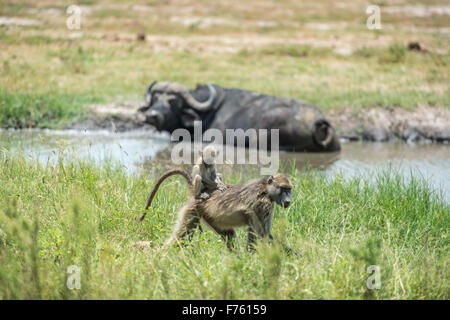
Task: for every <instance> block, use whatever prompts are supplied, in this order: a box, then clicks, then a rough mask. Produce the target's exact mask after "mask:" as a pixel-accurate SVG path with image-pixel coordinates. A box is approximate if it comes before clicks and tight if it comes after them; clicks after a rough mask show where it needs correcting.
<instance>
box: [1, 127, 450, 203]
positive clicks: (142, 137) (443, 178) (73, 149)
mask: <svg viewBox="0 0 450 320" xmlns="http://www.w3.org/2000/svg"><path fill="white" fill-rule="evenodd" d="M169 141H170V137H169V135H168V134H160V133H155V132H148V131H132V132H126V133H111V132H109V131H86V132H81V131H75V130H65V131H51V130H21V131H0V148H1V147H4V148H6V149H8V150H10V151H12V152H22V153H23V154H25V155H26V156H27V157H29V158H32V159H38V160H39V161H41V162H42V163H46V162H47V161H50V162H52V161H56V159H57V158H58V155H60V154H61V153H63V154H64V155H66V156H68V157H77V158H80V159H89V160H91V161H94V162H95V163H98V164H101V163H102V162H103V161H105V160H107V159H112V160H115V161H118V162H120V163H121V164H122V165H123V166H124V167H125V168H126V170H128V171H135V170H139V168H141V167H143V165H144V164H145V163H146V162H148V161H149V159H155V158H156V159H157V161H167V162H169V160H170V159H169V155H170V152H168V151H167V150H168V149H167V147H168V145H169ZM280 158H281V161H286V160H292V159H295V164H296V167H298V168H303V167H305V166H307V165H308V166H310V167H312V168H317V169H320V170H324V171H325V173H326V174H327V175H329V176H334V175H336V174H339V175H341V176H342V177H343V178H349V177H355V176H359V177H361V176H362V177H364V178H367V179H371V178H372V177H373V176H374V174H375V173H376V172H378V171H381V170H384V169H386V168H389V169H391V170H392V171H398V172H399V173H400V174H402V175H404V176H405V177H409V176H411V175H413V176H416V177H423V178H425V179H426V180H427V181H428V182H429V183H430V185H431V186H432V187H433V188H434V189H435V190H437V191H442V193H443V195H444V198H445V200H446V201H450V145H446V144H433V143H430V144H423V143H421V144H408V143H404V142H397V143H368V142H348V143H343V144H342V151H341V152H340V153H283V154H281V155H280Z"/></svg>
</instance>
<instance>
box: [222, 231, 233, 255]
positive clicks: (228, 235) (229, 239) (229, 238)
mask: <svg viewBox="0 0 450 320" xmlns="http://www.w3.org/2000/svg"><path fill="white" fill-rule="evenodd" d="M218 233H219V234H220V235H221V236H222V239H223V240H224V241H225V243H226V244H227V248H228V250H230V251H231V250H233V248H234V245H235V240H236V231H234V230H233V229H231V230H226V231H220V232H218Z"/></svg>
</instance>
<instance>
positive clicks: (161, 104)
mask: <svg viewBox="0 0 450 320" xmlns="http://www.w3.org/2000/svg"><path fill="white" fill-rule="evenodd" d="M207 88H208V90H209V97H208V99H207V100H206V101H204V102H200V101H198V100H197V99H196V98H195V97H194V96H193V95H192V94H191V93H190V92H189V91H188V90H187V89H186V87H184V86H183V85H181V84H178V83H173V82H160V83H158V84H156V81H153V82H152V83H151V84H150V85H149V86H148V88H147V91H146V94H145V100H146V105H145V106H143V107H141V108H139V110H138V111H140V112H142V113H144V115H145V121H146V122H147V123H149V124H151V125H153V126H155V127H156V128H157V129H158V130H159V131H169V132H172V131H174V130H175V129H177V128H180V127H184V128H192V127H193V125H194V121H196V120H201V118H200V116H199V112H205V111H208V110H209V109H210V108H211V106H212V104H213V102H214V99H215V97H216V95H217V93H216V90H215V89H214V87H213V86H212V85H207Z"/></svg>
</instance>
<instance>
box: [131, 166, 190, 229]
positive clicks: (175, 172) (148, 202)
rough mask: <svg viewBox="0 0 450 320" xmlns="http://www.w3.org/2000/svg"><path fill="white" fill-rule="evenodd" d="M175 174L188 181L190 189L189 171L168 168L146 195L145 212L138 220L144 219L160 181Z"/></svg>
mask: <svg viewBox="0 0 450 320" xmlns="http://www.w3.org/2000/svg"><path fill="white" fill-rule="evenodd" d="M177 174H178V175H180V176H182V177H183V178H185V179H186V182H187V183H188V185H189V188H191V190H192V177H191V175H190V174H189V173H187V172H186V171H184V170H182V169H172V170H169V171H167V172H165V173H164V174H163V175H162V176H161V177H160V178H159V179H158V181H157V182H156V184H155V186H154V187H153V190H152V192H151V193H150V196H149V197H148V200H147V204H146V205H145V212H144V213H143V214H142V216H141V217H140V218H139V220H138V222H141V221H142V220H144V218H145V216H146V215H147V209H148V208H149V207H150V205H151V204H152V201H153V198H154V197H155V195H156V192H157V191H158V189H159V186H160V185H161V183H163V181H164V180H166V179H167V178H168V177H170V176H174V175H177Z"/></svg>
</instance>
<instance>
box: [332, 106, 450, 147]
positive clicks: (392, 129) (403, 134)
mask: <svg viewBox="0 0 450 320" xmlns="http://www.w3.org/2000/svg"><path fill="white" fill-rule="evenodd" d="M328 118H329V119H330V121H331V122H332V123H333V125H334V126H335V127H336V129H337V131H338V133H339V136H340V137H341V138H343V139H345V140H366V141H380V142H381V141H395V140H404V141H407V142H413V141H435V142H443V143H449V142H450V109H444V108H437V107H425V106H422V107H418V108H417V109H416V110H415V111H408V110H404V109H401V108H372V109H370V110H351V109H344V110H342V109H338V110H333V111H331V112H330V113H329V114H328Z"/></svg>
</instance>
